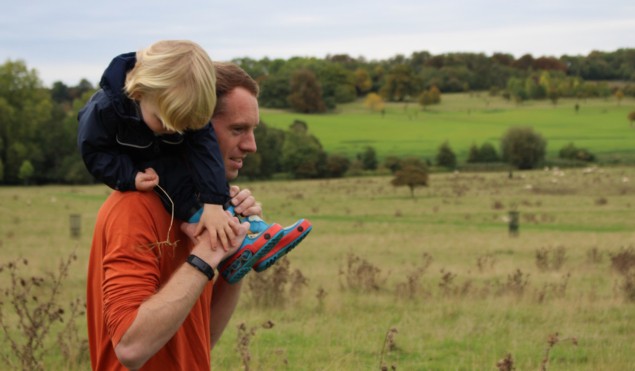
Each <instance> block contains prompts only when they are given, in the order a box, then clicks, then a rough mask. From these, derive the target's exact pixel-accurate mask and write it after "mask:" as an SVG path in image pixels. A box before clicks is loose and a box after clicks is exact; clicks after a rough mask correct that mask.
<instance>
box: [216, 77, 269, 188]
mask: <svg viewBox="0 0 635 371" xmlns="http://www.w3.org/2000/svg"><path fill="white" fill-rule="evenodd" d="M224 102H225V109H224V112H222V113H220V114H217V115H215V116H214V117H212V123H213V125H214V131H215V132H216V138H218V146H219V147H220V152H221V155H222V156H223V161H224V163H225V177H226V178H227V180H233V179H236V177H237V176H238V171H239V170H240V169H241V168H242V167H243V160H244V159H245V157H246V156H247V154H248V153H252V152H256V138H255V137H254V129H256V126H258V122H259V121H260V113H259V111H258V100H257V99H256V97H254V96H253V95H251V94H250V93H249V92H248V91H247V90H246V89H244V88H240V87H239V88H235V89H234V90H232V91H231V92H229V93H228V94H227V95H226V96H225V98H224Z"/></svg>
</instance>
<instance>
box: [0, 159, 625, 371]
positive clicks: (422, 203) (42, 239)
mask: <svg viewBox="0 0 635 371" xmlns="http://www.w3.org/2000/svg"><path fill="white" fill-rule="evenodd" d="M390 179H391V178H390V177H365V178H348V179H338V180H318V181H295V182H283V181H275V182H253V183H241V182H238V184H239V185H241V186H247V187H249V188H250V189H251V190H252V191H253V193H254V194H255V195H256V196H257V198H258V199H259V200H260V201H262V202H263V205H264V209H265V212H266V214H265V219H266V220H268V221H275V222H278V223H281V224H284V225H288V224H291V223H292V222H294V221H295V220H296V219H297V218H300V217H307V218H309V219H311V220H312V221H313V231H312V232H311V234H310V235H309V236H308V237H307V238H306V239H305V240H304V241H303V242H302V243H301V244H300V245H298V246H297V247H296V248H295V249H294V250H293V251H292V252H291V253H290V254H289V255H288V257H287V258H286V259H285V260H284V261H282V262H280V263H277V264H276V265H274V267H276V268H277V269H276V270H273V269H270V270H268V271H266V272H263V273H255V272H252V273H250V274H248V275H247V277H246V278H245V279H246V282H245V284H244V285H243V290H244V292H243V296H242V298H241V301H240V303H239V306H238V309H237V311H236V313H235V315H234V316H233V318H232V320H231V322H230V324H229V326H228V327H227V329H226V332H225V334H224V335H223V338H222V339H221V341H220V342H219V344H218V345H217V347H216V348H215V349H214V350H213V352H212V363H213V368H215V369H229V370H240V369H245V368H246V367H249V368H250V369H284V368H288V369H293V370H326V369H342V370H359V369H380V368H382V367H385V368H388V369H390V368H391V367H394V368H397V369H406V370H411V369H416V370H420V369H425V370H482V369H496V367H499V369H501V368H500V367H504V366H505V365H509V364H510V363H511V364H513V366H514V367H515V368H516V369H517V370H527V369H533V370H537V369H541V367H544V368H547V369H549V370H571V369H575V370H621V369H629V367H631V366H632V365H633V364H635V353H633V351H632V344H633V340H635V339H634V338H633V334H634V333H635V311H634V310H633V306H634V305H635V302H634V299H633V297H635V296H633V295H632V292H633V291H632V290H633V289H632V287H633V282H635V281H633V279H632V277H633V270H632V269H635V268H630V267H631V265H630V262H631V259H632V256H631V255H630V252H631V251H632V249H633V246H634V245H635V241H634V240H633V231H635V219H633V218H632V215H633V208H634V207H635V170H634V169H632V168H594V169H575V170H567V171H564V172H563V171H559V170H553V169H552V170H549V171H544V170H541V171H532V172H516V173H514V177H513V178H511V179H510V178H509V177H508V176H507V174H506V173H505V174H502V173H465V174H464V173H456V174H432V176H431V178H430V186H429V187H427V188H423V189H418V190H417V191H416V193H415V195H416V199H414V200H413V199H412V197H411V196H410V193H409V190H408V189H406V188H393V187H392V186H391V185H390ZM107 193H108V190H107V189H106V188H105V187H103V186H89V187H30V188H0V209H2V210H3V212H2V213H1V214H0V261H2V262H7V261H11V260H13V259H15V258H17V257H28V258H29V261H30V266H32V267H33V269H43V268H49V269H51V268H52V267H54V266H55V265H54V264H57V259H58V258H59V257H60V256H65V255H67V254H68V253H70V252H71V251H74V250H76V251H77V257H78V260H77V262H76V263H74V264H75V269H71V271H70V274H69V277H68V279H67V280H68V282H67V285H65V288H66V291H65V292H64V295H66V297H67V298H68V299H69V301H70V300H72V299H73V298H76V297H83V295H84V287H83V285H84V282H85V271H86V269H85V268H86V261H87V254H88V249H89V246H90V236H91V232H92V225H93V223H94V217H95V214H96V212H97V209H98V207H99V205H100V204H101V202H102V201H103V199H105V197H106V194H107ZM599 200H603V201H599ZM510 210H517V211H518V212H519V220H520V225H519V233H518V235H517V236H515V237H514V236H511V235H510V234H509V233H508V218H509V211H510ZM70 213H79V214H81V215H82V223H83V224H82V226H83V230H82V232H83V233H82V235H81V237H80V239H78V240H74V239H72V238H71V237H70V231H69V225H68V214H70ZM633 256H635V254H633ZM633 261H635V260H633ZM263 283H265V284H263ZM5 284H7V280H6V277H5V276H4V275H2V274H0V285H5ZM263 324H266V326H265V325H263ZM263 326H264V328H263ZM80 331H85V325H84V324H83V323H81V326H80ZM556 334H557V335H556ZM554 336H555V337H554ZM568 339H575V340H576V341H575V342H576V344H574V343H573V341H572V340H571V341H569V340H568ZM556 340H557V341H556ZM508 355H509V357H508ZM247 356H248V357H247ZM246 359H247V361H246ZM545 359H546V361H545ZM46 361H47V362H48V365H52V366H51V367H48V368H49V369H54V368H55V366H59V365H60V364H61V363H59V362H60V360H59V356H58V357H57V358H56V357H55V355H50V356H49V358H48V359H46ZM497 364H500V366H497ZM84 366H86V365H84ZM80 369H81V367H80Z"/></svg>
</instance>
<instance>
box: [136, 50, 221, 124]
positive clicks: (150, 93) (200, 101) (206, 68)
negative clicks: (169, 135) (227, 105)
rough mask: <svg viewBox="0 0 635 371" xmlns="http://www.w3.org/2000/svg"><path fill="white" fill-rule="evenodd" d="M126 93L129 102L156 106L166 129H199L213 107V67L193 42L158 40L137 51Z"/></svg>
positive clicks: (214, 76)
mask: <svg viewBox="0 0 635 371" xmlns="http://www.w3.org/2000/svg"><path fill="white" fill-rule="evenodd" d="M125 90H126V93H127V94H128V96H130V97H131V98H132V99H149V100H152V101H153V103H156V105H157V107H158V109H159V113H160V115H161V120H162V122H163V125H164V126H165V127H166V128H167V129H170V130H174V131H177V132H182V131H184V130H185V129H200V128H202V127H203V126H205V125H206V124H207V123H208V122H209V120H210V119H211V117H212V113H213V112H214V108H215V106H216V74H215V70H214V64H213V62H212V60H211V59H210V57H209V56H208V55H207V53H206V52H205V51H204V50H203V48H201V47H200V46H199V45H198V44H196V43H194V42H192V41H188V40H163V41H158V42H156V43H154V44H152V45H150V46H149V47H147V48H145V49H142V50H140V51H139V52H137V63H136V64H135V66H134V68H133V69H132V70H131V71H130V72H128V75H127V76H126V85H125Z"/></svg>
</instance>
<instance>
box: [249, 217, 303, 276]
mask: <svg viewBox="0 0 635 371" xmlns="http://www.w3.org/2000/svg"><path fill="white" fill-rule="evenodd" d="M311 229H313V226H312V225H311V222H310V221H309V220H308V219H300V220H298V221H297V222H295V224H293V225H291V226H288V227H286V228H284V229H283V236H282V238H281V239H280V241H278V243H277V244H276V246H274V247H273V249H271V250H270V251H269V252H268V253H267V254H266V255H265V256H263V257H262V258H260V260H258V261H257V262H256V264H254V270H255V271H256V272H262V271H264V270H265V269H267V268H269V267H270V266H272V265H273V264H274V263H275V262H277V261H278V260H279V259H280V258H282V257H283V256H285V255H286V254H287V253H288V252H289V251H291V250H293V248H294V247H296V246H297V245H298V244H299V243H300V242H301V241H302V240H303V239H304V237H306V236H307V235H308V234H309V232H311Z"/></svg>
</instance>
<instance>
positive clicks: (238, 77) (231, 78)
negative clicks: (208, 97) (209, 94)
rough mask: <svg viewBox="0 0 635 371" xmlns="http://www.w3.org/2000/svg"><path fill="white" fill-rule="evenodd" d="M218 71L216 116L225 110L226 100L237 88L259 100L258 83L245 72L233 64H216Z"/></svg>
mask: <svg viewBox="0 0 635 371" xmlns="http://www.w3.org/2000/svg"><path fill="white" fill-rule="evenodd" d="M214 69H215V70H216V101H217V103H216V109H215V110H214V115H217V114H220V113H222V112H223V111H224V109H225V104H224V98H225V96H226V95H227V94H228V93H229V92H230V91H232V90H234V89H235V88H239V87H240V88H244V89H245V90H247V91H248V92H250V93H251V94H252V95H253V96H254V97H256V98H258V94H260V88H259V87H258V83H257V82H256V80H254V79H253V78H252V77H251V76H249V74H248V73H247V72H245V70H243V69H242V68H240V67H239V66H238V65H236V64H234V63H231V62H214Z"/></svg>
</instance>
